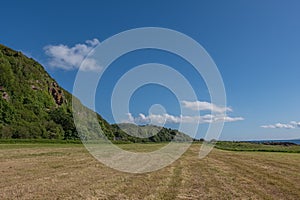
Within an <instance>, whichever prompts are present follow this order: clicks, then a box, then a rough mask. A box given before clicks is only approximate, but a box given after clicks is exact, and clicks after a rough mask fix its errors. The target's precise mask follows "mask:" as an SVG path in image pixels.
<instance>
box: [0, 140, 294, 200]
mask: <svg viewBox="0 0 300 200" xmlns="http://www.w3.org/2000/svg"><path fill="white" fill-rule="evenodd" d="M163 145H164V144H144V145H142V144H122V145H120V147H122V148H124V149H126V150H132V151H152V150H155V149H157V148H160V147H161V146H163ZM200 145H201V144H193V145H192V146H191V148H190V149H189V150H188V151H187V152H186V153H185V154H184V155H183V156H182V157H181V158H180V159H178V160H177V161H175V162H174V163H173V164H171V165H170V166H168V167H165V168H163V169H161V170H158V171H155V172H152V173H146V174H129V173H123V172H119V171H116V170H113V169H110V168H108V167H106V166H104V165H103V164H101V163H100V162H98V161H97V160H95V159H94V158H93V157H92V156H91V155H90V154H89V153H88V152H87V150H86V149H85V148H84V147H83V146H82V145H81V144H38V143H36V144H29V143H26V144H0V170H1V171H0V177H1V179H0V199H300V184H299V183H300V154H298V153H280V152H247V151H241V152H239V151H225V150H220V149H214V150H213V151H212V152H211V153H210V154H209V155H208V156H207V157H206V158H204V159H198V153H199V148H200Z"/></svg>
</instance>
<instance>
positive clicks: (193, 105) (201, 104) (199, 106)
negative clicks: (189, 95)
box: [181, 101, 232, 113]
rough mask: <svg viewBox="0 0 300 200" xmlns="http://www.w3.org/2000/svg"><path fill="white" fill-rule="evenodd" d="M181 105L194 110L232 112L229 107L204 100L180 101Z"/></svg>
mask: <svg viewBox="0 0 300 200" xmlns="http://www.w3.org/2000/svg"><path fill="white" fill-rule="evenodd" d="M181 103H182V105H183V106H184V107H185V108H188V109H191V110H195V111H204V110H207V111H211V112H217V113H224V112H227V111H229V112H232V109H231V108H229V107H222V106H217V105H215V104H213V103H210V102H206V101H182V102H181Z"/></svg>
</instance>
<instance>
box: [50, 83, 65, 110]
mask: <svg viewBox="0 0 300 200" xmlns="http://www.w3.org/2000/svg"><path fill="white" fill-rule="evenodd" d="M49 92H50V94H51V95H52V96H53V98H54V100H55V103H56V104H57V105H59V106H60V105H62V104H63V102H64V95H63V91H62V90H61V89H60V88H59V86H58V85H57V83H55V82H52V83H51V85H50V87H49Z"/></svg>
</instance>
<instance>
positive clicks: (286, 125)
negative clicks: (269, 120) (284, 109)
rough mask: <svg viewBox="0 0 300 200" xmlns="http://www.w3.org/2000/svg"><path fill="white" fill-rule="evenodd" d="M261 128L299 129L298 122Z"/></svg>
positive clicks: (299, 124)
mask: <svg viewBox="0 0 300 200" xmlns="http://www.w3.org/2000/svg"><path fill="white" fill-rule="evenodd" d="M260 127H261V128H278V129H279V128H284V129H294V128H297V127H300V122H295V121H291V122H290V123H287V124H283V123H277V124H270V125H262V126H260Z"/></svg>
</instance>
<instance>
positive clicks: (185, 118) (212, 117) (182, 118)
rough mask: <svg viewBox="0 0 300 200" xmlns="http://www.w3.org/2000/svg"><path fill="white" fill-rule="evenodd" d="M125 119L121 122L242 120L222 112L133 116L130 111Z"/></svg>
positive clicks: (204, 122) (177, 122) (172, 122)
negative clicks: (200, 114)
mask: <svg viewBox="0 0 300 200" xmlns="http://www.w3.org/2000/svg"><path fill="white" fill-rule="evenodd" d="M127 118H128V119H127V120H124V121H123V122H130V123H137V124H150V123H152V124H164V123H167V124H179V123H198V124H209V123H216V122H235V121H241V120H244V118H242V117H229V116H227V115H224V114H218V115H211V114H207V115H203V116H183V115H180V116H174V115H170V114H149V115H148V116H146V115H144V114H142V113H140V114H139V115H138V116H137V117H133V116H132V114H131V113H127Z"/></svg>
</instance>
